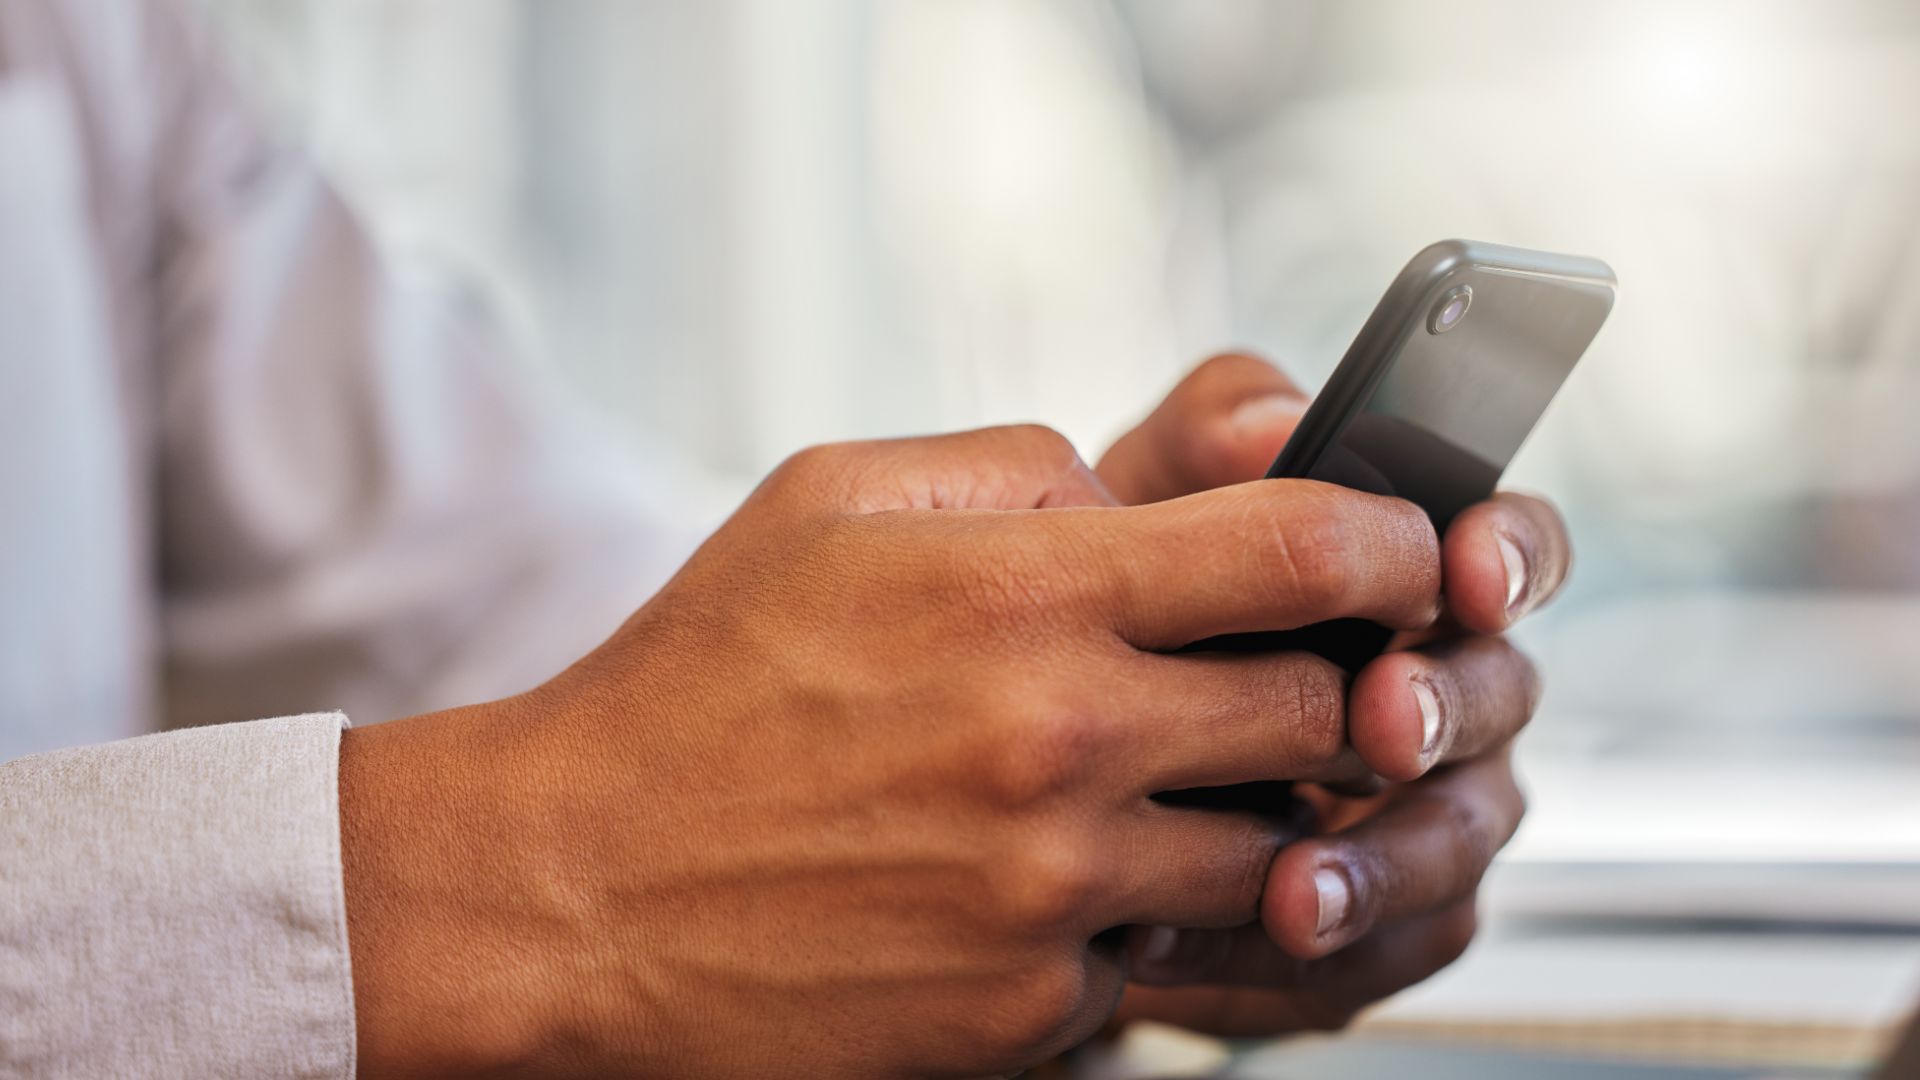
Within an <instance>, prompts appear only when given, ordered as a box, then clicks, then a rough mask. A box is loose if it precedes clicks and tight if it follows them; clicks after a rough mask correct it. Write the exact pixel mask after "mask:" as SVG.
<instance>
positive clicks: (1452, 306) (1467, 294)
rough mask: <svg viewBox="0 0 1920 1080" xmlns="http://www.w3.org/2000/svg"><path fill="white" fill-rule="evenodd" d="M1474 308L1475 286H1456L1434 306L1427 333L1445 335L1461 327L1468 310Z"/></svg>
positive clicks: (1429, 317) (1428, 317) (1428, 318)
mask: <svg viewBox="0 0 1920 1080" xmlns="http://www.w3.org/2000/svg"><path fill="white" fill-rule="evenodd" d="M1472 306H1473V286H1471V285H1456V286H1454V287H1453V288H1451V289H1448V290H1447V292H1446V295H1445V296H1442V297H1441V298H1440V300H1439V302H1438V303H1436V304H1434V305H1433V313H1432V314H1431V315H1428V316H1427V332H1428V333H1433V334H1444V333H1446V332H1447V331H1449V330H1451V329H1453V328H1454V327H1456V326H1459V325H1460V322H1461V320H1463V319H1465V318H1466V317H1467V309H1468V308H1470V307H1472Z"/></svg>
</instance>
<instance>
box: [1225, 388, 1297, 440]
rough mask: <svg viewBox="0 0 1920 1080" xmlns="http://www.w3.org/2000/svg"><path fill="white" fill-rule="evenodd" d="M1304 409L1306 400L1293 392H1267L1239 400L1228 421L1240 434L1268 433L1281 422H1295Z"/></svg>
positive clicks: (1280, 424) (1281, 423)
mask: <svg viewBox="0 0 1920 1080" xmlns="http://www.w3.org/2000/svg"><path fill="white" fill-rule="evenodd" d="M1305 409H1306V402H1305V401H1304V400H1302V399H1301V398H1299V397H1296V396H1295V395H1293V394H1268V395H1267V396H1266V397H1257V398H1249V399H1247V400H1246V401H1243V402H1241V403H1240V405H1239V407H1238V408H1235V409H1234V410H1233V415H1232V416H1231V417H1229V418H1228V422H1229V423H1231V424H1232V425H1233V430H1234V431H1236V432H1238V433H1239V434H1241V435H1246V436H1254V435H1268V434H1272V433H1273V432H1274V431H1275V429H1277V428H1279V427H1280V426H1282V425H1283V424H1293V423H1295V422H1297V421H1298V420H1299V419H1300V414H1301V412H1303V411H1304V410H1305Z"/></svg>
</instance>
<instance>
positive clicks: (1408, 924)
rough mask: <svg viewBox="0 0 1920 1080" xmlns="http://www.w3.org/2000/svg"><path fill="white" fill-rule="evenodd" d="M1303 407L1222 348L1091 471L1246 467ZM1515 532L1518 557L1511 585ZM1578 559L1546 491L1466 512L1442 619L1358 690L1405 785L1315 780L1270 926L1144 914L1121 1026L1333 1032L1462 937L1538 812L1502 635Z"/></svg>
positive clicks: (1146, 496)
mask: <svg viewBox="0 0 1920 1080" xmlns="http://www.w3.org/2000/svg"><path fill="white" fill-rule="evenodd" d="M1249 403H1253V404H1251V405H1249ZM1306 404H1307V401H1306V398H1305V396H1304V395H1302V394H1301V393H1300V391H1299V390H1298V388H1296V387H1295V386H1294V385H1293V384H1292V383H1291V382H1289V381H1288V380H1287V379H1286V377H1285V376H1283V375H1281V374H1280V373H1279V372H1278V371H1276V370H1274V369H1273V368H1272V367H1271V366H1269V365H1267V364H1266V363H1264V362H1263V361H1260V360H1257V359H1254V358H1252V357H1247V356H1237V355H1229V356H1222V357H1216V358H1215V359H1214V360H1212V361H1209V362H1208V363H1207V364H1206V365H1203V366H1202V367H1201V368H1200V369H1199V370H1198V371H1196V372H1195V373H1194V374H1193V375H1191V376H1189V377H1188V379H1187V380H1186V381H1185V382H1183V383H1182V384H1181V385H1180V386H1179V387H1177V388H1176V389H1175V390H1174V392H1173V393H1172V394H1171V395H1170V396H1169V397H1168V399H1167V401H1166V402H1165V403H1164V404H1163V405H1162V406H1161V407H1160V409H1159V410H1158V411H1157V412H1155V413H1154V415H1153V416H1151V417H1149V418H1148V419H1147V420H1146V421H1145V422H1144V423H1142V424H1141V425H1140V426H1139V427H1138V428H1136V429H1134V430H1133V431H1132V432H1130V433H1128V434H1127V435H1126V436H1125V437H1123V438H1122V439H1121V440H1120V441H1119V442H1118V443H1116V444H1115V445H1114V447H1113V449H1112V450H1111V451H1110V452H1109V453H1108V455H1107V457H1106V458H1105V459H1104V460H1102V461H1101V463H1100V466H1099V469H1098V473H1099V475H1100V476H1101V477H1102V478H1103V479H1105V480H1106V481H1107V483H1108V486H1109V487H1110V488H1111V489H1112V490H1113V491H1114V492H1115V493H1116V495H1119V496H1120V497H1122V498H1123V499H1125V500H1127V501H1130V502H1150V501H1153V500H1158V499H1167V498H1174V497H1178V496H1180V495H1183V494H1186V493H1188V492H1191V491H1200V490H1205V489H1208V488H1212V487H1218V486H1221V485H1226V484H1234V483H1239V482H1242V481H1245V480H1247V479H1250V478H1252V477H1256V476H1259V475H1261V474H1262V473H1264V471H1265V470H1266V467H1267V465H1268V464H1269V463H1270V462H1271V461H1272V460H1273V457H1274V455H1275V454H1276V453H1277V452H1278V451H1279V447H1280V446H1281V444H1283V443H1284V442H1285V441H1286V438H1287V436H1288V435H1289V434H1290V433H1291V432H1292V430H1293V427H1294V424H1295V423H1296V422H1297V420H1298V418H1299V415H1300V413H1301V412H1302V411H1304V409H1305V407H1306ZM1243 406H1244V408H1243ZM1502 538H1504V539H1505V540H1506V541H1507V542H1508V544H1509V545H1510V546H1511V548H1512V549H1514V550H1517V551H1518V552H1519V553H1520V555H1521V559H1522V562H1523V563H1524V566H1525V569H1524V573H1523V574H1521V575H1520V576H1519V577H1518V578H1517V579H1514V580H1513V581H1512V582H1511V584H1514V585H1515V586H1517V587H1516V588H1515V589H1514V590H1513V591H1512V593H1511V594H1510V589H1509V586H1510V579H1509V578H1508V576H1507V567H1506V565H1505V563H1504V562H1503V560H1502V558H1501V540H1502ZM1570 561H1571V552H1570V550H1569V548H1568V546H1567V540H1566V532H1565V527H1564V526H1563V524H1562V523H1561V521H1560V518H1559V515H1558V514H1557V513H1556V512H1555V511H1554V510H1553V508H1552V507H1551V506H1549V505H1548V504H1546V503H1544V502H1542V501H1540V500H1538V499H1532V498H1528V497H1526V496H1520V495H1513V494H1507V493H1502V494H1500V495H1497V496H1495V497H1494V498H1493V499H1491V500H1489V501H1487V502H1485V503H1482V504H1480V505H1478V506H1475V507H1473V508H1471V509H1469V510H1468V511H1467V512H1466V513H1464V514H1462V515H1460V517H1459V518H1457V519H1456V520H1455V521H1454V522H1453V524H1452V526H1451V527H1450V528H1449V530H1448V533H1447V536H1446V538H1445V544H1444V549H1443V567H1444V580H1445V592H1446V602H1447V611H1446V615H1445V617H1444V618H1443V620H1442V621H1441V623H1439V624H1437V625H1436V626H1435V627H1434V628H1432V629H1430V630H1427V631H1425V632H1422V633H1419V634H1403V635H1402V636H1401V639H1400V640H1399V641H1397V642H1396V643H1395V650H1396V651H1393V652H1390V653H1389V654H1387V655H1386V656H1383V657H1381V658H1380V659H1379V660H1376V661H1374V662H1373V663H1372V664H1370V665H1368V667H1367V668H1366V669H1364V670H1363V671H1362V672H1361V673H1360V675H1359V676H1358V677H1357V678H1356V679H1355V681H1354V683H1353V685H1352V686H1351V687H1350V689H1349V693H1348V705H1347V708H1348V715H1349V730H1348V738H1349V740H1350V742H1351V744H1352V745H1353V747H1354V749H1355V751H1356V752H1357V753H1358V754H1359V756H1360V758H1361V759H1362V760H1363V761H1364V762H1366V764H1367V765H1368V766H1370V767H1371V768H1372V769H1373V770H1374V772H1375V774H1376V776H1377V777H1378V778H1379V779H1380V780H1383V781H1389V782H1394V783H1392V784H1391V786H1389V787H1387V788H1386V790H1384V791H1382V792H1379V793H1377V794H1374V793H1372V792H1370V791H1369V790H1368V785H1366V784H1358V785H1355V784H1336V785H1333V787H1332V788H1329V787H1327V786H1323V785H1304V786H1303V787H1302V789H1301V791H1302V794H1303V795H1305V796H1306V797H1307V798H1309V799H1310V800H1311V801H1312V803H1313V804H1314V806H1315V808H1316V809H1317V810H1318V812H1319V826H1318V828H1317V829H1316V830H1315V831H1316V833H1317V834H1318V835H1316V836H1314V837H1312V838H1310V839H1305V840H1301V841H1298V842H1295V843H1292V844H1289V845H1287V847H1286V848H1285V849H1284V850H1283V851H1282V852H1281V854H1280V856H1279V857H1278V858H1277V859H1276V860H1275V862H1274V865H1273V867H1272V869H1271V871H1270V872H1269V874H1268V878H1267V886H1266V890H1265V896H1264V899H1263V903H1262V916H1263V919H1264V926H1262V925H1261V924H1249V925H1247V926H1244V927H1239V928H1234V929H1228V930H1214V929H1201V930H1185V931H1183V932H1182V933H1180V934H1178V935H1177V936H1175V937H1173V938H1172V939H1171V943H1169V941H1168V940H1166V939H1165V938H1164V937H1163V938H1162V940H1160V942H1159V943H1158V944H1159V948H1160V950H1162V952H1161V954H1160V955H1159V956H1157V957H1155V958H1153V959H1149V957H1148V951H1149V948H1150V941H1151V935H1150V934H1149V933H1148V932H1147V931H1146V930H1145V929H1144V928H1136V929H1135V930H1134V931H1133V932H1132V933H1131V934H1130V935H1129V950H1130V959H1131V960H1132V963H1131V965H1130V976H1131V978H1132V980H1133V981H1132V983H1131V984H1130V985H1129V986H1128V988H1127V992H1126V996H1125V998H1124V999H1123V1001H1122V1003H1121V1006H1120V1009H1119V1011H1118V1013H1117V1015H1116V1020H1117V1021H1118V1022H1119V1023H1125V1022H1127V1021H1129V1020H1133V1019H1153V1020H1158V1021H1161V1022H1164V1023H1173V1024H1179V1025H1182V1026H1185V1027H1190V1028H1194V1029H1197V1030H1201V1031H1206V1032H1209V1033H1213V1034H1218V1035H1229V1036H1255V1035H1265V1036H1270V1035H1280V1034H1287V1033H1291V1032H1296V1031H1302V1030H1326V1029H1330V1028H1338V1027H1342V1026H1344V1025H1345V1024H1346V1023H1348V1022H1349V1021H1350V1020H1351V1019H1352V1018H1353V1017H1354V1016H1355V1015H1356V1014H1357V1013H1358V1012H1359V1011H1360V1010H1362V1009H1364V1008H1365V1007H1366V1006H1368V1005H1370V1004H1372V1003H1374V1002H1376V1001H1378V1000H1380V999H1381V998H1384V997H1386V996H1388V995H1390V994H1392V993H1394V992H1396V991H1398V990H1401V989H1403V988H1405V987H1407V986H1410V985H1412V984H1414V983H1416V982H1419V981H1421V980H1423V979H1425V978H1427V977H1428V976H1429V975H1431V974H1433V973H1434V972H1436V971H1438V970H1439V969H1440V968H1442V967H1445V966H1446V965H1447V964H1449V963H1451V962H1452V961H1453V960H1454V959H1456V958H1458V957H1459V955H1460V954H1461V953H1462V952H1463V951H1465V949H1466V947H1467V945H1468V943H1469V942H1470V941H1471V939H1472V937H1473V933H1474V928H1475V915H1474V893H1475V891H1476V889H1477V887H1478V885H1479V881H1480V877H1481V875H1482V874H1483V873H1484V872H1485V871H1486V868H1487V866H1488V864H1489V863H1490V862H1491V860H1492V858H1493V856H1494V854H1495V853H1496V852H1498V850H1499V849H1500V847H1501V846H1503V845H1504V844H1505V843H1506V841H1507V840H1508V839H1509V838H1510V837H1511V836H1512V835H1513V832H1514V829H1515V828H1516V827H1517V826H1518V824H1519V820H1520V816H1521V814H1522V813H1523V812H1524V809H1525V804H1524V801H1523V800H1522V798H1521V795H1520V792H1519V789H1518V787H1517V786H1516V784H1515V781H1514V778H1513V772H1512V768H1511V763H1510V744H1511V740H1512V736H1513V735H1514V733H1515V732H1516V731H1517V730H1518V729H1519V728H1520V727H1521V726H1522V725H1524V724H1525V723H1526V721H1527V719H1528V718H1529V717H1530V716H1531V715H1532V712H1533V708H1534V704H1535V701H1536V699H1537V696H1538V683H1537V679H1536V678H1535V676H1534V673H1533V670H1532V668H1531V666H1530V665H1529V664H1528V663H1527V661H1526V660H1525V658H1524V657H1522V656H1521V655H1520V654H1519V653H1517V652H1516V651H1514V649H1513V648H1512V647H1511V646H1509V645H1508V644H1507V643H1506V642H1504V641H1502V640H1500V639H1499V638H1498V637H1497V636H1495V635H1498V634H1500V633H1501V632H1502V631H1504V630H1506V629H1507V628H1509V627H1510V626H1512V625H1513V624H1514V623H1515V622H1516V621H1518V620H1519V619H1520V618H1522V617H1524V616H1525V615H1526V614H1527V613H1528V612H1530V611H1532V610H1533V609H1534V608H1536V607H1538V606H1539V605H1540V604H1542V603H1545V602H1546V601H1547V600H1549V599H1550V598H1551V597H1552V595H1553V594H1554V592H1556V591H1557V590H1558V589H1559V587H1560V585H1561V584H1562V582H1563V581H1564V580H1565V578H1566V573H1567V570H1568V567H1569V564H1570ZM1509 600H1511V603H1509ZM1414 678H1420V679H1423V680H1424V681H1425V682H1427V684H1428V685H1430V686H1432V687H1433V688H1434V689H1435V690H1436V692H1437V693H1436V698H1437V701H1438V704H1439V707H1440V709H1439V711H1440V716H1441V733H1440V737H1439V739H1438V742H1439V743H1440V744H1441V745H1442V746H1444V750H1442V751H1441V752H1440V753H1439V755H1438V757H1439V760H1438V761H1437V762H1434V763H1429V762H1426V761H1423V760H1422V757H1421V754H1420V747H1421V742H1422V738H1421V736H1422V724H1421V718H1420V714H1419V710H1418V707H1417V705H1416V704H1415V702H1414V699H1413V698H1412V696H1411V695H1410V694H1409V693H1408V692H1407V687H1408V683H1409V680H1411V679H1414ZM1375 786H1378V785H1375ZM1335 789H1344V790H1350V791H1354V792H1356V793H1358V794H1357V796H1356V797H1344V796H1342V795H1341V794H1339V793H1338V791H1337V790H1335ZM1322 870H1332V871H1333V872H1334V873H1336V874H1337V875H1338V877H1339V879H1340V880H1342V881H1344V882H1345V883H1346V884H1347V885H1348V886H1349V888H1350V889H1351V899H1350V900H1349V902H1348V908H1347V911H1346V914H1345V916H1344V917H1343V918H1341V919H1339V920H1337V921H1336V922H1335V923H1334V925H1332V926H1330V927H1329V928H1327V929H1326V930H1325V931H1324V932H1323V931H1322V930H1321V929H1320V928H1319V916H1320V899H1319V894H1318V891H1317V890H1316V889H1315V887H1314V875H1315V872H1316V871H1322Z"/></svg>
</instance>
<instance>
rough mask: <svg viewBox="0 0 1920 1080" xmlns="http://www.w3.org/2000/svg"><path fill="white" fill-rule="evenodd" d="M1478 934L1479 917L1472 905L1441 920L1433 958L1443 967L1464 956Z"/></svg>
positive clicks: (1435, 939)
mask: <svg viewBox="0 0 1920 1080" xmlns="http://www.w3.org/2000/svg"><path fill="white" fill-rule="evenodd" d="M1479 932H1480V915H1479V913H1478V912H1477V911H1476V910H1474V906H1473V905H1472V904H1467V905H1465V906H1464V907H1462V908H1461V910H1460V911H1459V912H1457V913H1455V914H1452V915H1449V916H1447V917H1446V918H1445V919H1443V920H1441V923H1440V926H1439V927H1438V930H1437V933H1436V935H1435V938H1434V958H1435V959H1436V960H1437V961H1439V964H1438V966H1439V967H1445V966H1446V965H1448V964H1451V963H1453V962H1454V961H1455V960H1458V959H1460V958H1461V957H1462V956H1464V955H1466V952H1467V949H1468V948H1470V947H1471V946H1472V945H1473V939H1474V937H1475V936H1476V935H1477V934H1479Z"/></svg>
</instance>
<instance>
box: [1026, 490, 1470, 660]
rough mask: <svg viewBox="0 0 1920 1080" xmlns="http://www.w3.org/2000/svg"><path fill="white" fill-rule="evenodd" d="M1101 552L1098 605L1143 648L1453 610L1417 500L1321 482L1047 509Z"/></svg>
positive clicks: (1069, 553) (1082, 546)
mask: <svg viewBox="0 0 1920 1080" xmlns="http://www.w3.org/2000/svg"><path fill="white" fill-rule="evenodd" d="M1045 515H1046V520H1047V521H1048V523H1049V524H1050V525H1052V526H1055V527H1057V528H1059V529H1061V530H1063V533H1064V534H1070V535H1071V542H1070V543H1069V544H1066V545H1064V546H1063V555H1064V557H1065V558H1068V559H1074V560H1078V559H1083V558H1085V557H1086V556H1088V555H1089V554H1091V555H1093V556H1094V558H1093V559H1091V560H1090V561H1091V562H1092V563H1093V567H1094V573H1093V574H1092V575H1091V580H1092V585H1091V587H1092V589H1093V591H1094V593H1095V596H1094V602H1095V603H1096V604H1098V605H1099V606H1100V607H1101V609H1102V612H1101V613H1102V615H1103V616H1104V617H1105V618H1106V619H1108V620H1109V624H1110V625H1111V626H1112V628H1113V629H1114V630H1115V631H1116V632H1117V633H1119V634H1120V636H1121V637H1122V638H1124V639H1125V640H1126V641H1127V642H1128V643H1130V644H1132V645H1133V646H1135V647H1136V648H1140V649H1148V650H1154V651H1165V650H1171V649H1176V648H1179V647H1181V646H1183V645H1187V644H1190V643H1192V642H1194V641H1198V640H1200V639H1202V638H1207V637H1212V636H1214V635H1217V634H1231V633H1244V632H1249V631H1257V630H1289V629H1293V628H1295V627H1300V626H1308V625H1311V624H1313V623H1318V622H1324V621H1326V620H1328V619H1335V618H1343V617H1354V618H1363V619H1371V620H1373V621H1375V622H1379V623H1384V624H1386V625H1389V626H1393V627H1397V628H1401V629H1419V628H1420V627H1423V626H1426V625H1428V624H1429V623H1431V622H1432V621H1433V620H1434V618H1435V617H1436V616H1437V615H1438V613H1439V605H1440V548H1439V541H1438V539H1437V538H1436V537H1435V535H1434V531H1433V525H1432V523H1431V522H1429V521H1428V520H1427V516H1426V515H1425V514H1424V513H1422V512H1421V511H1420V509H1419V508H1418V507H1416V506H1414V505H1413V504H1412V503H1409V502H1406V501H1404V500H1401V499H1391V498H1386V497H1383V496H1378V495H1368V494H1364V493H1362V492H1358V491H1352V490H1349V489H1347V488H1342V487H1336V486H1334V485H1331V484H1322V483H1318V482H1315V481H1311V480H1258V481H1254V482H1252V483H1246V484H1238V485H1235V486H1233V487H1226V488H1218V489H1216V490H1213V491H1206V492H1201V493H1199V494H1196V495H1188V496H1186V497H1184V498H1179V499H1173V500H1169V501H1167V502H1160V503H1153V504H1150V505H1147V506H1138V507H1126V508H1118V509H1065V510H1051V511H1046V512H1045Z"/></svg>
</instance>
